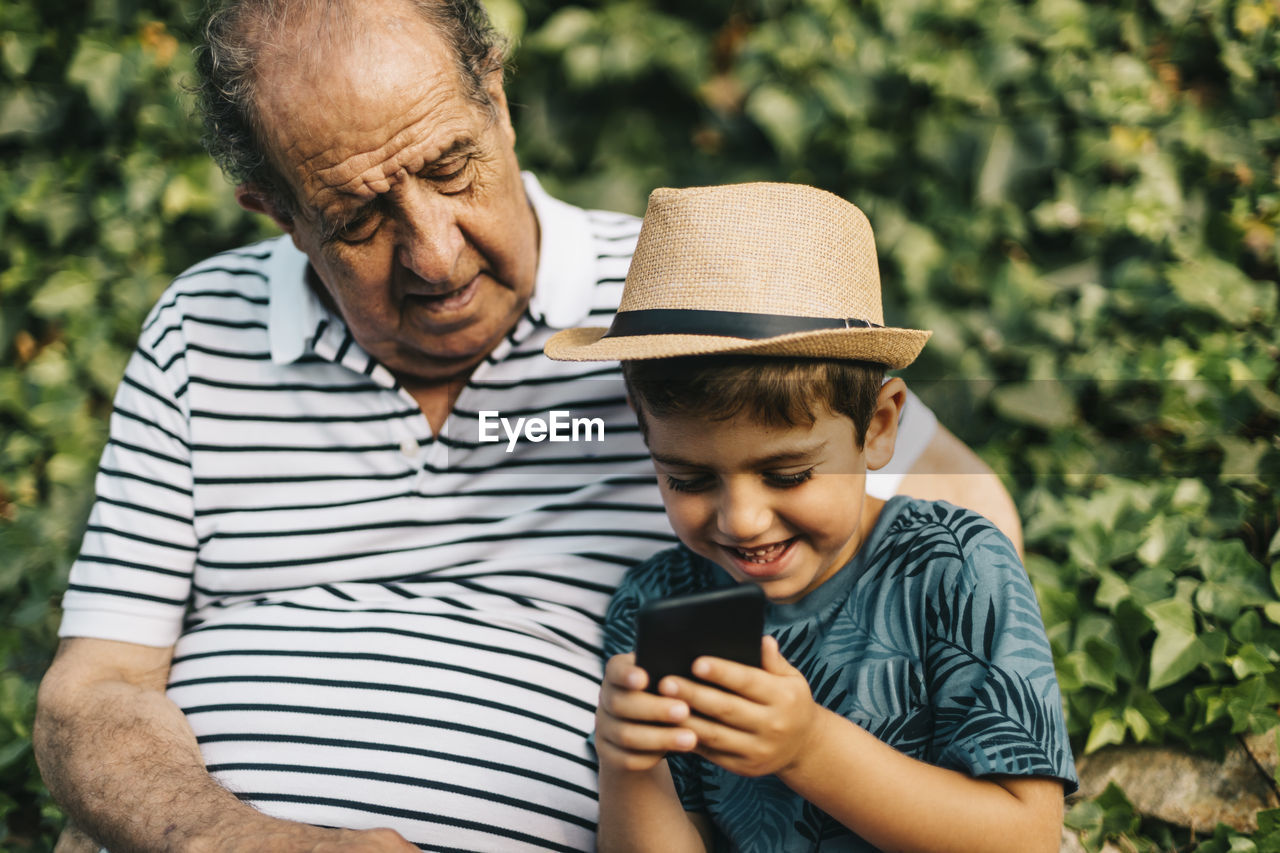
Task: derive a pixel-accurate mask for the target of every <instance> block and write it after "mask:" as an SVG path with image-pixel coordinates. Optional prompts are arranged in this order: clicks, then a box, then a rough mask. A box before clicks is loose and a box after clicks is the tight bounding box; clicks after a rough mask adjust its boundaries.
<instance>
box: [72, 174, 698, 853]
mask: <svg viewBox="0 0 1280 853" xmlns="http://www.w3.org/2000/svg"><path fill="white" fill-rule="evenodd" d="M526 185H527V186H526V189H527V191H528V194H529V197H530V199H531V201H532V202H533V204H534V208H535V211H536V213H537V216H538V221H539V224H540V232H541V237H540V239H541V246H540V253H541V254H540V263H539V268H538V276H537V281H536V286H535V293H534V296H533V298H532V299H531V301H530V304H529V307H528V310H527V312H526V313H525V316H523V317H522V318H521V319H520V321H519V322H518V323H517V324H516V326H515V328H514V329H512V330H511V332H510V333H509V334H508V336H507V338H506V339H505V340H504V341H503V342H502V343H501V344H500V345H499V346H498V347H497V349H496V350H495V351H494V352H493V353H492V354H491V355H490V356H489V357H488V358H487V359H486V360H485V361H484V362H483V363H482V364H481V365H480V366H479V367H478V368H477V369H476V370H475V372H474V374H473V375H472V376H471V378H470V379H469V380H468V381H467V384H466V386H465V387H464V388H463V389H462V391H461V393H460V394H459V396H458V399H457V402H456V404H455V405H454V408H453V410H452V412H451V414H450V416H449V418H448V420H447V422H446V423H445V425H444V426H443V428H442V429H441V430H440V433H439V434H438V435H432V434H431V431H430V428H429V426H428V424H427V421H426V419H425V418H424V417H423V415H422V412H421V411H420V410H419V408H418V406H417V404H416V403H415V401H414V399H413V398H412V397H411V396H410V395H409V394H408V393H407V392H406V391H405V390H404V389H403V388H401V387H400V386H399V384H398V383H397V381H396V379H395V377H394V376H392V375H391V374H390V373H389V372H388V371H387V370H386V369H385V368H384V367H382V366H381V365H379V364H377V363H376V362H374V361H373V360H372V359H371V358H370V357H369V356H368V355H367V354H366V353H365V352H364V351H363V350H362V349H361V348H360V346H359V344H357V343H356V342H355V341H354V340H353V339H352V337H351V334H350V332H349V331H348V330H347V328H346V326H345V324H344V323H343V322H342V320H341V318H339V317H338V316H336V315H334V314H333V313H332V312H330V311H328V310H327V309H326V308H325V307H324V306H323V305H322V304H321V302H320V301H319V300H318V299H317V298H316V297H315V295H314V294H313V293H312V291H311V290H310V289H309V288H308V286H307V285H306V282H305V278H304V273H305V270H306V259H305V257H304V256H303V255H301V254H300V253H299V252H298V251H297V250H296V249H295V248H294V247H293V244H292V243H291V241H290V240H289V239H288V238H279V239H276V240H271V241H267V242H264V243H260V244H257V245H254V246H250V247H247V248H244V249H240V250H237V251H232V252H226V253H223V254H221V255H218V256H215V257H213V258H210V259H208V260H206V261H204V262H202V263H200V264H198V265H196V266H195V267H193V268H192V269H190V270H188V271H187V272H185V273H183V274H182V275H180V276H179V277H178V278H177V280H176V281H175V282H174V283H173V285H172V286H171V287H170V288H169V289H168V291H167V292H166V293H165V294H164V296H163V297H162V298H161V300H160V302H159V304H158V305H157V307H156V308H155V309H154V310H153V311H152V313H151V315H150V317H149V318H148V320H147V321H146V324H145V327H144V331H143V333H142V335H141V340H140V342H139V345H138V349H137V351H136V353H135V355H134V356H133V358H132V360H131V362H130V363H129V366H128V369H127V371H126V374H125V377H124V380H123V382H122V383H121V385H120V388H119V391H118V394H117V398H116V406H115V412H114V414H113V416H112V419H111V437H110V441H109V442H108V445H107V447H106V449H105V452H104V454H103V458H102V463H101V469H100V472H99V474H98V479H97V493H98V499H97V503H96V505H95V507H94V510H93V514H92V516H91V518H90V521H89V526H88V531H87V533H86V535H85V539H84V543H83V546H82V550H81V553H80V557H79V559H78V560H77V561H76V563H75V565H74V567H73V568H72V572H71V581H70V585H69V588H68V591H67V593H66V597H65V599H64V601H63V607H64V619H63V623H62V627H61V631H60V633H61V634H62V635H63V636H89V637H100V638H105V639H112V640H122V641H126V642H133V643H142V644H148V645H156V646H167V645H170V644H174V643H176V648H175V656H174V663H173V669H172V672H171V675H170V684H169V691H168V692H169V696H170V698H172V699H173V701H174V702H176V703H177V704H178V705H179V706H180V707H181V708H182V709H183V711H184V712H185V713H186V715H187V718H188V720H189V722H190V724H191V726H192V728H193V729H194V731H195V734H196V736H197V738H198V740H199V742H200V746H201V749H202V750H203V752H204V756H205V760H206V762H207V764H208V766H209V770H210V771H211V773H212V774H213V775H214V777H215V778H217V779H218V780H219V781H220V782H222V783H223V784H224V785H226V786H227V787H228V788H229V789H230V790H232V791H234V792H236V794H237V795H238V796H240V798H241V799H243V800H245V801H247V802H249V803H252V804H253V805H254V806H256V807H257V808H259V809H261V810H262V811H264V812H268V813H270V814H274V815H278V816H281V817H285V818H290V819H294V820H300V821H305V822H308V823H316V824H322V825H330V826H350V827H372V826H392V827H394V828H395V829H397V830H398V831H400V832H401V833H402V834H403V835H404V836H405V837H406V838H408V839H409V840H411V841H413V842H414V843H417V844H420V845H424V846H427V845H429V846H431V847H432V848H433V849H437V848H442V847H443V848H448V847H452V848H458V849H466V850H513V849H519V848H520V847H521V846H522V845H529V846H538V847H542V848H550V849H563V850H580V849H585V848H590V847H591V846H592V845H593V839H594V829H595V821H596V794H595V765H594V759H593V756H592V754H591V752H590V751H589V748H588V746H587V743H586V737H587V734H588V733H589V732H590V731H591V729H592V727H593V723H594V718H593V714H594V709H595V700H596V695H597V693H598V690H599V687H598V685H599V677H600V672H601V660H600V655H601V636H600V631H601V621H602V616H603V613H604V611H605V607H606V605H607V603H608V599H609V596H610V594H611V593H612V591H613V589H614V588H615V587H616V586H617V584H618V581H619V579H620V575H621V573H622V571H623V570H624V569H625V568H626V567H627V566H630V565H633V564H635V563H637V562H638V561H640V560H642V559H644V558H645V557H647V556H649V555H650V554H652V553H654V552H655V551H657V550H659V549H661V548H663V547H666V546H669V545H671V544H673V543H674V542H675V538H674V536H673V535H672V534H671V532H670V528H669V527H668V525H667V522H666V518H665V516H664V515H663V512H662V505H661V502H660V500H659V497H658V493H657V488H656V482H655V478H654V474H653V469H652V468H651V466H650V464H649V462H648V456H647V454H646V452H645V449H644V446H643V443H642V441H641V439H640V436H639V432H638V430H637V428H636V425H635V421H634V418H633V417H632V415H631V414H630V412H629V410H628V409H627V406H626V402H625V398H624V395H623V390H622V384H621V376H620V372H619V371H618V369H617V365H616V364H605V365H601V364H573V363H558V362H552V361H550V360H548V359H547V358H546V357H545V356H543V354H542V347H543V344H544V343H545V342H546V340H547V338H548V337H549V336H550V335H551V334H552V333H554V332H555V331H556V330H558V329H560V328H566V327H570V326H574V325H581V324H584V323H588V324H589V323H592V322H598V323H600V324H603V325H607V323H608V320H609V317H610V315H611V314H612V313H613V311H614V309H615V308H616V307H617V304H618V298H619V296H620V294H621V288H622V282H623V279H624V277H625V275H626V270H627V264H628V262H629V260H630V256H631V252H632V250H633V248H634V245H635V238H636V235H637V233H638V231H639V220H638V219H636V218H634V217H631V216H626V215H622V214H616V213H605V212H596V211H591V212H588V211H584V210H581V209H578V208H575V207H571V206H569V205H567V204H564V203H562V202H559V201H557V200H555V199H552V198H550V197H549V196H547V195H546V194H545V192H543V191H542V190H541V189H540V188H539V187H538V185H537V182H536V181H534V180H533V179H532V178H531V177H530V176H526ZM503 419H505V424H504V420H503ZM521 419H523V421H522V420H521ZM539 424H541V427H539ZM513 436H514V438H513Z"/></svg>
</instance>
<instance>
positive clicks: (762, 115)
mask: <svg viewBox="0 0 1280 853" xmlns="http://www.w3.org/2000/svg"><path fill="white" fill-rule="evenodd" d="M746 112H747V115H749V116H751V118H752V119H753V120H754V121H755V122H756V124H758V125H760V128H761V129H762V130H764V132H765V135H766V136H767V137H769V141H770V142H772V143H773V145H774V147H775V148H777V149H778V153H779V154H781V155H782V156H783V157H797V156H799V154H800V152H801V150H802V149H803V147H804V143H805V140H806V139H807V138H808V135H809V127H808V121H807V119H806V114H805V109H804V107H803V106H802V105H801V104H800V103H799V101H797V100H796V98H795V95H794V93H793V92H790V91H788V90H787V89H785V88H784V87H782V86H775V85H771V84H765V85H763V86H760V87H758V88H757V89H756V90H755V91H753V92H752V93H751V94H750V95H749V96H748V97H747V103H746Z"/></svg>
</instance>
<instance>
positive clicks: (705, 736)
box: [658, 636, 822, 776]
mask: <svg viewBox="0 0 1280 853" xmlns="http://www.w3.org/2000/svg"><path fill="white" fill-rule="evenodd" d="M761 664H762V667H763V668H761V669H757V668H756V667H753V666H746V665H745V664H740V663H734V662H733V661H728V660H724V659H723V658H712V657H701V658H698V659H697V660H696V661H694V662H693V674H694V675H696V676H697V677H698V678H700V679H702V680H703V681H706V682H710V684H699V683H698V682H695V681H690V680H689V679H685V678H678V677H676V676H668V677H666V678H664V679H662V681H661V682H660V683H659V685H658V692H659V693H661V694H663V695H664V696H671V697H674V698H678V699H683V700H684V701H685V702H687V703H688V705H689V707H690V709H691V710H693V711H694V714H693V715H690V716H689V717H688V718H687V719H685V720H684V722H682V723H681V725H682V726H684V727H685V728H687V729H692V730H693V732H694V734H696V735H697V736H698V746H697V747H696V748H695V749H694V752H696V753H698V754H699V755H701V756H702V757H703V758H706V759H707V760H708V761H710V762H712V763H714V764H718V765H719V766H721V767H723V768H724V769H726V770H729V771H732V772H734V773H737V774H739V775H741V776H764V775H767V774H770V773H778V772H779V771H782V770H785V769H787V768H788V767H790V766H791V765H792V764H794V763H795V762H796V761H797V760H798V759H799V758H800V757H801V756H802V754H803V753H804V751H805V749H806V746H807V743H808V741H809V738H810V736H811V735H812V734H813V732H814V731H815V729H816V723H817V721H818V718H819V715H820V712H821V710H822V709H821V707H820V706H819V705H818V704H817V703H816V702H814V701H813V693H812V692H811V691H810V690H809V683H808V682H807V681H806V680H805V677H804V676H803V675H802V674H801V673H800V671H799V670H798V669H796V668H795V667H793V666H792V665H791V664H790V663H788V662H787V659H786V658H784V657H783V656H782V652H780V651H779V650H778V642H777V640H775V639H774V638H773V637H769V636H766V637H764V638H763V639H762V640H761ZM712 685H714V686H712ZM697 715H701V716H697Z"/></svg>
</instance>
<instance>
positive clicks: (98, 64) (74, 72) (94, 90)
mask: <svg viewBox="0 0 1280 853" xmlns="http://www.w3.org/2000/svg"><path fill="white" fill-rule="evenodd" d="M126 71H127V66H126V63H125V57H124V54H123V53H121V51H120V50H118V49H116V48H114V47H112V46H110V45H106V44H103V43H101V42H99V41H95V40H93V39H90V38H86V37H83V36H82V37H81V38H80V43H79V46H78V47H77V49H76V54H75V56H74V57H73V58H72V60H71V65H70V66H69V67H68V68H67V81H68V82H70V83H75V84H77V85H79V86H81V87H83V88H84V91H85V94H86V95H87V96H88V97H89V105H90V106H92V107H93V111H94V112H95V113H97V114H98V117H99V118H100V119H102V120H103V121H106V120H108V119H109V118H111V116H113V115H114V114H115V112H116V110H118V109H119V108H120V104H121V103H122V102H123V101H124V96H125V90H126V86H127V84H128V82H129V81H128V80H127V79H126Z"/></svg>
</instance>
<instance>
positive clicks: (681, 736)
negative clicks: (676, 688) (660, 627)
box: [596, 653, 697, 771]
mask: <svg viewBox="0 0 1280 853" xmlns="http://www.w3.org/2000/svg"><path fill="white" fill-rule="evenodd" d="M648 683H649V676H648V674H647V673H646V672H645V671H644V670H643V669H641V668H640V667H638V666H636V656H635V654H634V653H628V654H625V655H614V656H613V657H612V658H610V659H609V662H608V663H607V664H605V668H604V682H603V683H602V684H601V685H600V701H599V702H598V703H597V705H596V754H597V755H598V756H599V758H600V765H601V767H602V768H603V767H604V766H605V765H606V764H609V765H611V766H613V767H620V768H622V769H624V770H633V771H644V770H651V769H652V768H653V767H654V766H655V765H657V764H658V762H660V761H661V760H662V758H663V756H665V755H666V754H667V753H668V752H688V751H689V750H691V749H693V747H694V746H695V745H696V744H697V738H696V737H695V736H694V734H693V732H691V731H689V729H688V728H684V727H678V726H677V725H676V724H677V723H679V724H687V721H688V719H689V706H688V705H687V704H685V702H684V701H682V700H680V699H672V698H670V697H666V696H655V695H654V694H652V693H647V692H645V689H644V688H645V686H646V685H647V684H648Z"/></svg>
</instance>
